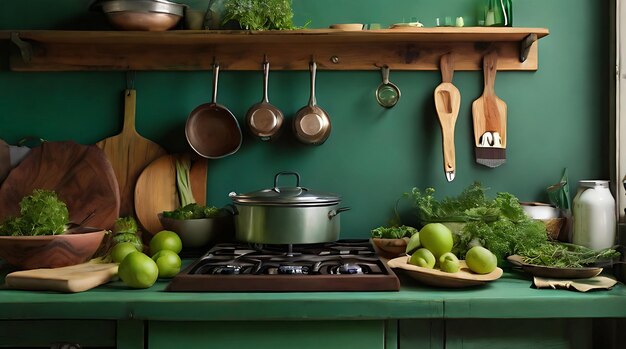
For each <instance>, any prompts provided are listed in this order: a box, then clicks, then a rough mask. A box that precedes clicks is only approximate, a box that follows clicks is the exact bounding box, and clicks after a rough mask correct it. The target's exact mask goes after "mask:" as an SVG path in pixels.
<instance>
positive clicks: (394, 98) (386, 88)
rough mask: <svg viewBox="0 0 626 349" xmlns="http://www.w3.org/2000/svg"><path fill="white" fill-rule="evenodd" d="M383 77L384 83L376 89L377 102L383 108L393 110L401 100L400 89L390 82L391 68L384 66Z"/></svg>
mask: <svg viewBox="0 0 626 349" xmlns="http://www.w3.org/2000/svg"><path fill="white" fill-rule="evenodd" d="M381 73H382V75H383V81H382V82H381V84H380V85H379V86H378V88H377V89H376V101H377V102H378V104H380V106H381V107H385V108H393V107H394V106H395V105H396V103H398V100H400V95H401V94H400V89H399V88H398V86H396V85H394V84H393V83H392V82H390V81H389V67H388V66H386V65H385V66H383V67H382V68H381Z"/></svg>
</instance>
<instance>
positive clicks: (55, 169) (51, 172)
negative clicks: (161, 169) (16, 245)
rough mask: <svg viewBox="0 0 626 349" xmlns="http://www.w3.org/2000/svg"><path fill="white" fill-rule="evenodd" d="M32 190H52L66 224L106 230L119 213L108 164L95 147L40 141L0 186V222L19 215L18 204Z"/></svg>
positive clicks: (117, 196)
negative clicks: (64, 209)
mask: <svg viewBox="0 0 626 349" xmlns="http://www.w3.org/2000/svg"><path fill="white" fill-rule="evenodd" d="M34 189H47V190H54V191H55V192H56V193H57V195H58V196H59V198H60V199H61V200H62V201H63V202H65V204H66V205H67V208H68V210H69V214H70V221H72V222H76V223H78V222H81V221H82V220H83V219H85V218H86V217H87V216H89V215H90V214H91V213H92V212H93V213H94V215H93V217H91V218H90V219H89V221H87V222H86V225H88V226H91V227H96V228H101V229H110V228H112V227H113V224H114V223H115V219H116V218H117V217H118V215H119V210H120V194H119V189H118V184H117V179H116V178H115V173H114V172H113V168H112V167H111V163H109V161H108V160H107V158H106V156H105V155H104V153H103V152H102V150H100V149H99V148H98V147H96V146H95V145H81V144H78V143H75V142H72V141H65V142H44V143H42V144H41V146H39V147H36V148H34V149H32V150H31V151H30V153H29V154H28V155H27V156H26V158H24V160H23V161H22V162H21V163H20V164H19V165H18V166H17V167H15V168H14V169H13V170H12V171H11V172H10V173H9V176H8V177H7V178H6V180H5V181H4V182H3V183H2V186H0V221H2V220H4V219H6V218H7V217H10V216H17V215H19V210H20V208H19V203H20V201H21V200H22V198H23V197H24V196H27V195H30V194H32V192H33V190H34Z"/></svg>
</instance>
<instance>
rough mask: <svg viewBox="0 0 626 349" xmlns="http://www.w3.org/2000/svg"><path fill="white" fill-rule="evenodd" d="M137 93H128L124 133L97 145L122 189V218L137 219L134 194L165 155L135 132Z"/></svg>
mask: <svg viewBox="0 0 626 349" xmlns="http://www.w3.org/2000/svg"><path fill="white" fill-rule="evenodd" d="M136 104H137V93H136V91H135V90H126V91H125V92H124V127H123V128H122V133H120V134H118V135H117V136H113V137H109V138H106V139H104V140H102V141H100V142H98V143H97V144H96V145H97V146H98V147H99V148H100V149H102V150H103V151H104V153H105V154H106V156H107V158H108V159H109V161H110V162H111V165H112V166H113V171H115V176H116V177H117V182H118V185H119V190H120V216H122V217H125V216H135V212H134V192H135V184H136V183H137V178H139V174H141V171H143V170H144V168H146V166H148V164H149V163H151V162H152V161H154V160H155V159H156V158H158V157H159V156H162V155H165V154H166V152H165V149H163V148H162V147H161V146H160V145H158V144H157V143H155V142H153V141H151V140H149V139H147V138H144V137H142V136H141V135H139V133H137V130H136V129H135V110H136Z"/></svg>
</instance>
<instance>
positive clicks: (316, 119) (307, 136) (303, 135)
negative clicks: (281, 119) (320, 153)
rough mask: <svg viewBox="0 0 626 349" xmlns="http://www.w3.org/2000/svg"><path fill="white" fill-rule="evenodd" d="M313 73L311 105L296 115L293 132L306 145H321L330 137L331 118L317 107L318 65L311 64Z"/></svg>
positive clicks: (310, 68) (310, 67)
mask: <svg viewBox="0 0 626 349" xmlns="http://www.w3.org/2000/svg"><path fill="white" fill-rule="evenodd" d="M309 70H310V71H311V97H310V98H309V104H308V105H307V106H305V107H303V108H301V109H300V110H298V112H297V113H296V116H295V117H294V120H293V130H294V132H295V134H296V138H297V139H298V140H299V141H300V142H302V143H305V144H311V145H320V144H322V143H324V142H325V141H326V139H328V136H330V130H331V125H330V118H329V117H328V114H327V113H326V112H325V111H324V109H322V108H320V107H319V106H317V101H316V100H315V74H316V71H317V64H315V62H311V63H310V64H309Z"/></svg>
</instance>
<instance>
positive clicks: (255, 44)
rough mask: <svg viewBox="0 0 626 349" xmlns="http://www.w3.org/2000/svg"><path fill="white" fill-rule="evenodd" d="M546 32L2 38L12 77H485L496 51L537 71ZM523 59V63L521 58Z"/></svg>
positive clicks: (41, 34) (507, 62)
mask: <svg viewBox="0 0 626 349" xmlns="http://www.w3.org/2000/svg"><path fill="white" fill-rule="evenodd" d="M548 34H549V31H548V30H547V29H543V28H489V27H466V28H445V27H440V28H406V29H405V28H403V29H382V30H364V31H340V30H331V29H312V30H294V31H206V30H199V31H190V30H179V31H167V32H128V31H126V32H125V31H22V30H19V31H0V40H11V41H12V42H13V44H12V45H11V57H10V69H11V70H15V71H80V70H210V69H211V67H212V64H213V62H214V60H217V61H219V62H220V66H221V69H225V70H259V69H260V68H261V63H262V61H263V57H264V55H266V56H267V58H268V60H269V61H270V63H271V67H272V70H307V69H308V63H309V61H310V60H311V59H312V58H313V59H315V61H316V62H317V63H318V67H319V69H322V70H376V69H380V67H382V66H383V65H388V66H389V67H390V68H391V69H392V70H438V69H439V58H440V56H441V55H443V54H446V53H453V54H454V55H455V70H481V69H482V63H481V60H482V56H483V55H484V54H485V53H486V52H488V51H491V50H496V51H498V56H499V60H498V70H537V68H538V58H537V55H538V48H537V44H538V42H537V40H538V39H540V38H542V37H544V36H546V35H548ZM521 56H525V57H523V58H521Z"/></svg>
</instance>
